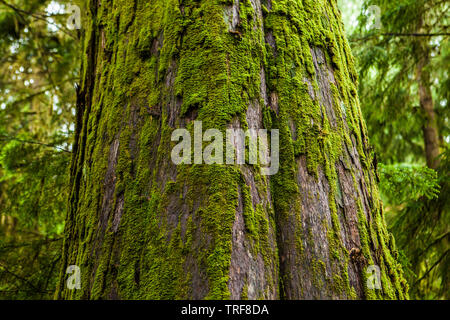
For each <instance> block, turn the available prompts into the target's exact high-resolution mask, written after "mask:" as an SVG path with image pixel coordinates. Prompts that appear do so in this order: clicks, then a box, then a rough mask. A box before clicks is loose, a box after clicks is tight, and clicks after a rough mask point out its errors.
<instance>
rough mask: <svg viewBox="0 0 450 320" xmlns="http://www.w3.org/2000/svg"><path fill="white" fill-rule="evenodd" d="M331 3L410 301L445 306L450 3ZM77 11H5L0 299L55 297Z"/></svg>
mask: <svg viewBox="0 0 450 320" xmlns="http://www.w3.org/2000/svg"><path fill="white" fill-rule="evenodd" d="M338 2H339V5H340V8H341V11H342V17H343V20H344V23H345V26H346V31H347V36H348V38H349V42H350V45H351V47H352V50H353V54H354V56H355V58H356V62H357V66H358V71H359V96H360V100H361V106H362V108H363V112H364V116H365V119H366V124H367V127H368V130H369V133H370V138H371V145H372V148H374V151H375V154H376V160H377V164H378V176H379V183H380V188H381V191H382V198H383V202H384V210H385V213H386V217H387V219H388V221H387V222H388V225H389V228H390V230H391V231H392V232H393V234H394V236H395V241H396V244H397V247H398V248H399V249H400V260H401V263H402V264H403V267H404V270H405V271H406V275H407V278H408V283H409V287H410V297H411V298H413V299H449V298H450V279H449V278H448V275H449V272H448V271H449V270H450V260H449V225H450V216H449V213H450V206H449V202H450V201H449V196H448V195H449V192H450V190H449V188H450V186H449V184H450V162H449V153H450V151H449V143H450V127H449V116H450V108H449V100H450V80H449V78H448V72H449V66H450V46H449V35H450V31H449V18H450V13H449V9H450V3H449V2H448V1H442V0H395V1H392V0H365V1H362V0H361V1H359V0H341V1H338ZM74 4H77V3H76V2H74V1H70V2H69V1H65V0H62V1H48V0H0V52H1V53H2V54H1V55H0V299H51V298H52V297H53V293H54V290H55V287H56V282H57V278H58V275H59V268H60V266H59V262H60V255H61V246H62V232H63V230H64V219H65V215H66V207H67V205H66V204H67V195H68V192H69V190H68V186H69V168H70V160H71V145H72V139H73V131H74V122H75V109H76V103H75V101H76V93H77V88H78V83H79V81H80V80H79V64H80V56H79V52H80V46H81V41H82V40H81V39H82V34H83V28H82V24H81V28H80V29H76V28H73V27H74V22H76V19H75V20H73V18H74V17H75V18H76V13H77V12H76V10H75V11H71V10H72V9H73V7H72V5H74ZM78 5H79V7H81V8H82V5H81V4H78ZM74 15H75V16H74ZM75 24H76V23H75Z"/></svg>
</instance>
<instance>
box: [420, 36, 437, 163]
mask: <svg viewBox="0 0 450 320" xmlns="http://www.w3.org/2000/svg"><path fill="white" fill-rule="evenodd" d="M417 47H418V55H417V56H418V57H419V61H418V63H417V67H416V71H417V72H416V76H417V82H418V86H419V101H420V107H421V109H422V111H423V114H424V125H423V137H424V142H425V158H426V160H427V166H428V167H429V168H431V169H435V170H436V169H437V168H438V167H439V164H440V158H439V155H440V153H441V152H440V147H439V145H440V143H439V131H438V123H437V119H436V113H435V111H434V105H433V96H432V94H431V89H430V87H431V83H430V72H429V71H428V70H427V66H428V64H429V63H430V48H429V47H428V39H426V40H422V39H420V40H418V41H417Z"/></svg>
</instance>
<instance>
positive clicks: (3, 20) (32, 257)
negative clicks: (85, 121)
mask: <svg viewBox="0 0 450 320" xmlns="http://www.w3.org/2000/svg"><path fill="white" fill-rule="evenodd" d="M67 3H68V2H67ZM65 4H66V2H65V1H58V2H54V1H47V0H0V52H1V53H2V54H1V56H0V299H49V298H51V297H52V294H53V291H54V289H55V286H56V278H57V276H58V273H59V266H58V263H59V260H60V251H61V246H62V240H61V233H62V232H63V227H64V218H65V214H66V203H67V195H68V190H67V188H68V169H69V165H70V159H71V152H70V150H71V144H72V134H73V125H72V123H73V122H74V114H75V111H74V110H75V90H74V84H75V82H76V79H77V78H78V69H79V67H78V64H79V58H78V45H79V43H78V40H77V32H76V31H71V30H68V29H67V27H66V21H67V17H68V14H67V13H66V12H64V11H65Z"/></svg>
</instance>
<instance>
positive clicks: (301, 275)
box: [57, 0, 407, 299]
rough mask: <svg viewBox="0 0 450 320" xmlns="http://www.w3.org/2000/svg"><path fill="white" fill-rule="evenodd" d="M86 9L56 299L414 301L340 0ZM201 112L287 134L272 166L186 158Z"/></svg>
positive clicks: (127, 0)
mask: <svg viewBox="0 0 450 320" xmlns="http://www.w3.org/2000/svg"><path fill="white" fill-rule="evenodd" d="M86 8H87V9H86V10H87V15H88V17H87V21H88V22H87V24H85V26H84V32H85V37H84V38H85V40H84V41H85V49H84V62H83V66H82V74H83V76H82V79H83V82H82V85H81V89H80V91H79V94H78V124H77V136H76V143H75V145H74V158H73V164H72V168H71V185H72V192H71V196H70V211H69V214H68V217H67V224H66V239H65V246H64V252H63V268H62V270H61V277H60V286H59V289H58V291H57V297H58V298H83V299H84V298H90V299H100V298H106V299H116V298H120V299H204V298H206V299H226V298H230V299H245V298H249V299H258V298H263V299H303V298H325V299H326V298H344V299H345V298H406V297H407V293H406V291H407V285H406V283H405V281H404V278H403V275H402V270H401V267H400V265H399V264H398V262H397V261H396V254H397V253H396V250H395V244H394V241H393V238H392V237H391V235H390V234H389V233H388V231H387V229H386V224H385V222H384V217H383V212H382V204H381V202H380V198H379V195H378V189H377V185H376V179H377V178H376V174H375V168H374V165H373V163H372V155H371V153H370V151H369V150H370V148H369V143H368V139H367V131H366V128H365V125H364V121H363V119H362V116H361V110H360V107H359V101H358V97H357V92H356V81H357V80H356V73H355V69H354V66H353V57H352V55H351V52H350V48H349V46H348V43H347V40H346V39H345V36H344V30H343V25H342V23H341V20H340V13H339V11H338V8H337V5H336V1H325V0H303V1H301V0H284V1H283V0H278V1H275V0H272V1H271V0H233V1H232V0H195V1H194V0H153V1H140V0H134V1H132V0H109V1H107V0H103V1H100V0H90V1H89V3H88V4H87V6H86ZM194 120H201V121H202V122H203V129H204V130H206V129H208V128H218V129H221V130H225V129H227V128H238V127H240V128H267V129H275V128H276V129H279V131H280V146H281V147H280V171H279V172H278V174H276V175H274V176H263V175H261V174H260V171H259V169H258V168H257V167H255V166H252V165H240V166H238V165H234V166H231V165H180V166H176V165H175V164H173V163H172V161H171V157H170V152H171V149H172V147H173V146H174V145H175V144H176V143H174V142H171V134H172V132H173V130H175V129H176V128H187V129H189V130H192V127H193V121H194ZM68 265H78V266H79V267H80V268H81V280H82V288H81V290H73V291H71V290H68V289H66V287H65V280H66V279H67V275H66V274H65V270H66V267H67V266H68ZM370 265H378V266H379V267H380V269H381V281H382V289H381V290H369V289H368V288H367V286H366V278H367V275H366V269H367V268H368V266H370Z"/></svg>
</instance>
